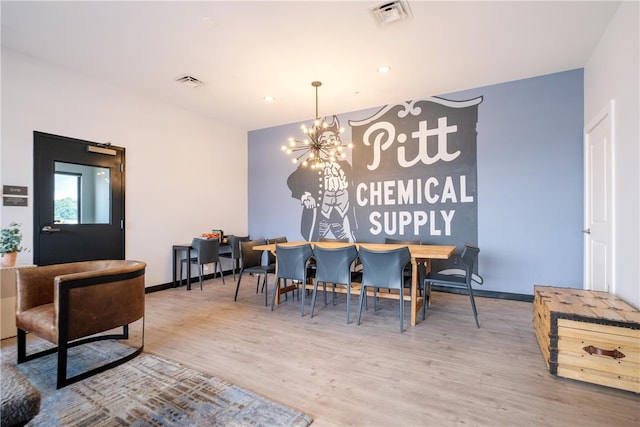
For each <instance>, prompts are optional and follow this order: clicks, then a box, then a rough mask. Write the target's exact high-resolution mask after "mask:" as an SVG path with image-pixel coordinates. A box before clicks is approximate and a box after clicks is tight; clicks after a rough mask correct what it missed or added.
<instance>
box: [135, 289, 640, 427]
mask: <svg viewBox="0 0 640 427" xmlns="http://www.w3.org/2000/svg"><path fill="white" fill-rule="evenodd" d="M227 278H230V276H227ZM270 279H272V276H270ZM272 289H273V287H271V289H270V290H272ZM234 291H235V284H234V283H233V281H232V280H228V281H227V284H226V285H223V284H222V282H221V280H220V279H215V280H209V281H207V282H205V285H204V290H203V291H200V290H199V289H197V288H194V290H192V291H190V292H188V291H186V289H185V288H184V287H183V288H177V289H171V290H165V291H161V292H155V293H152V294H148V295H147V305H146V313H147V317H146V334H145V335H146V338H145V350H146V351H149V352H151V353H155V354H158V355H161V356H164V357H167V358H170V359H174V360H177V361H179V362H182V363H185V364H188V365H191V366H193V367H195V368H198V369H201V370H203V371H206V372H209V373H211V374H213V375H216V376H219V377H222V378H225V379H227V380H229V381H231V382H233V383H235V384H238V385H240V386H242V387H245V388H247V389H250V390H253V391H255V392H257V393H260V394H262V395H264V396H266V397H269V398H270V399H273V400H277V401H280V402H282V403H285V404H287V405H289V406H292V407H295V408H298V409H300V410H302V411H304V412H306V413H308V414H310V415H311V416H312V417H313V418H314V424H313V425H314V426H316V427H322V426H345V425H353V426H453V425H471V426H532V425H543V426H544V425H554V426H577V425H580V426H636V425H640V398H639V396H638V395H636V394H634V393H629V392H625V391H621V390H616V389H610V388H606V387H601V386H596V385H593V384H586V383H582V382H577V381H572V380H566V379H561V378H558V377H554V376H552V375H551V374H550V373H549V371H548V370H547V367H546V364H545V362H544V359H543V356H542V354H541V352H540V349H539V347H538V344H537V341H536V338H535V335H534V331H533V326H532V308H533V307H532V304H531V303H527V302H517V301H506V300H497V299H489V298H476V303H477V305H478V311H479V320H480V326H481V328H480V329H478V328H476V326H475V323H474V320H473V315H472V313H471V307H470V304H469V299H468V297H467V296H465V295H454V294H448V293H442V292H434V296H433V304H432V306H431V307H430V309H429V310H428V311H427V318H426V320H425V321H424V322H422V321H420V322H419V323H418V324H417V325H416V326H411V325H410V324H409V311H410V310H409V303H408V302H406V303H405V304H406V306H405V331H404V333H402V334H401V333H400V332H399V318H398V316H399V308H398V301H395V300H380V302H379V306H378V311H376V312H374V311H373V304H372V301H371V300H370V301H369V309H368V310H367V311H364V312H363V315H362V322H361V325H360V326H357V325H356V322H355V318H356V313H357V300H358V299H357V296H356V297H353V296H352V303H351V304H352V305H351V323H350V324H349V325H347V324H345V315H346V313H345V311H346V296H345V295H344V294H338V295H337V301H336V302H337V304H336V305H335V306H334V305H332V304H331V298H329V305H327V306H325V305H324V301H323V297H322V295H321V294H319V295H318V301H317V302H316V311H315V315H314V317H313V318H310V316H309V311H310V310H309V307H310V305H309V304H310V302H311V298H305V302H306V304H307V307H306V309H305V316H304V317H301V316H300V302H299V301H298V300H297V299H294V298H292V297H291V296H289V298H288V300H286V301H284V302H283V303H282V304H281V305H279V306H276V309H275V311H273V312H272V311H271V309H270V307H265V305H264V295H263V294H261V293H258V294H256V286H255V279H254V278H252V277H247V276H245V277H244V278H243V280H242V284H241V287H240V292H239V296H238V301H237V302H234V301H233V295H234ZM269 302H270V299H269ZM420 319H421V317H420Z"/></svg>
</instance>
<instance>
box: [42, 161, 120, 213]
mask: <svg viewBox="0 0 640 427" xmlns="http://www.w3.org/2000/svg"><path fill="white" fill-rule="evenodd" d="M54 182H55V184H54V185H55V191H54V223H56V224H109V223H110V220H111V218H110V212H111V170H110V169H109V168H102V167H97V166H87V165H77V164H72V163H65V162H55V180H54Z"/></svg>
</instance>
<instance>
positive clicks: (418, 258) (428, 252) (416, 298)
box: [253, 241, 456, 326]
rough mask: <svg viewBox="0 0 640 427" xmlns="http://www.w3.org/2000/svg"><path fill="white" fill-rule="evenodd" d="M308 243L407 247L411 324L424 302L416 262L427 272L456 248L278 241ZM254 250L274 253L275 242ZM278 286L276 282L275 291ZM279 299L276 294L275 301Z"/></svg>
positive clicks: (378, 247)
mask: <svg viewBox="0 0 640 427" xmlns="http://www.w3.org/2000/svg"><path fill="white" fill-rule="evenodd" d="M305 243H309V244H310V245H311V247H312V248H314V247H315V246H316V245H318V246H320V247H324V248H340V247H344V246H350V245H355V246H356V248H357V249H360V247H365V248H367V249H371V250H374V251H384V250H389V249H397V248H402V247H405V246H406V247H407V248H409V252H410V254H411V269H412V274H411V326H414V325H415V324H416V320H417V314H418V310H420V309H421V308H422V305H423V304H426V302H425V301H424V297H422V296H420V295H418V264H419V263H421V262H424V263H425V267H426V270H427V273H429V272H430V271H431V260H432V259H449V258H451V256H452V255H453V253H454V252H455V250H456V247H455V246H454V245H410V244H403V243H350V242H306V241H299V242H287V243H278V245H281V246H298V245H303V244H305ZM253 249H254V250H256V251H269V252H271V253H272V254H274V255H276V244H275V243H272V244H266V245H257V246H254V248H253ZM277 290H278V286H277V284H276V292H277ZM278 301H279V298H277V295H276V302H278Z"/></svg>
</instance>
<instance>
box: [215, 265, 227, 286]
mask: <svg viewBox="0 0 640 427" xmlns="http://www.w3.org/2000/svg"><path fill="white" fill-rule="evenodd" d="M215 267H218V268H219V269H220V277H222V284H223V285H225V284H226V283H224V274H222V263H221V262H216V264H215ZM214 276H215V274H214Z"/></svg>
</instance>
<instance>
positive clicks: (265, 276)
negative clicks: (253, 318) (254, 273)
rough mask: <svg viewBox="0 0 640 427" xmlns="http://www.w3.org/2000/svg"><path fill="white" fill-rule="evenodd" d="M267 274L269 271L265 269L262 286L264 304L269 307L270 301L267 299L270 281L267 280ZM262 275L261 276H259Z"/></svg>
mask: <svg viewBox="0 0 640 427" xmlns="http://www.w3.org/2000/svg"><path fill="white" fill-rule="evenodd" d="M267 275H268V273H267V272H266V271H265V272H264V279H262V287H263V288H264V289H263V292H264V306H265V307H268V306H269V301H267V295H269V283H268V282H267ZM258 277H260V276H258Z"/></svg>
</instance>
